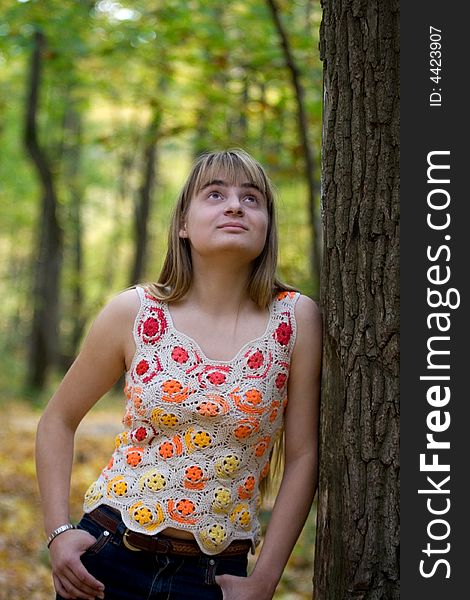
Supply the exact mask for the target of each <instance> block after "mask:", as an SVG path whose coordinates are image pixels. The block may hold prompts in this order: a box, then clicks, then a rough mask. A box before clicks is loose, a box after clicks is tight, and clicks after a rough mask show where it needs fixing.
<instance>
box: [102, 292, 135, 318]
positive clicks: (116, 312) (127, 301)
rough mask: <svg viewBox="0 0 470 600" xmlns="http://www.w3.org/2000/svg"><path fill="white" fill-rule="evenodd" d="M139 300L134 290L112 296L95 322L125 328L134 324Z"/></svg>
mask: <svg viewBox="0 0 470 600" xmlns="http://www.w3.org/2000/svg"><path fill="white" fill-rule="evenodd" d="M139 307H140V298H139V294H138V292H137V290H136V289H135V288H133V289H130V290H125V291H123V292H120V293H118V294H116V295H115V296H113V297H112V298H111V299H110V300H109V301H108V302H107V303H106V304H105V306H104V307H103V308H102V310H101V311H100V313H99V314H98V316H97V318H96V320H97V321H98V320H100V321H102V322H103V323H109V324H113V325H114V326H115V327H119V326H120V325H124V326H127V325H128V324H129V322H134V320H135V317H136V316H137V313H138V311H139Z"/></svg>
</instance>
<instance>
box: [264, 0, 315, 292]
mask: <svg viewBox="0 0 470 600" xmlns="http://www.w3.org/2000/svg"><path fill="white" fill-rule="evenodd" d="M267 2H268V6H269V8H270V10H271V14H272V17H273V21H274V25H275V27H276V30H277V33H278V35H279V39H280V41H281V46H282V50H283V53H284V59H285V62H286V66H287V68H288V70H289V72H290V75H291V79H292V85H293V88H294V91H295V100H296V103H297V122H298V128H299V137H300V140H301V143H302V148H303V153H304V156H305V177H306V179H307V185H308V214H309V222H310V227H311V230H312V245H311V256H310V265H311V271H312V278H313V279H314V280H315V282H318V279H319V276H320V265H321V237H320V236H321V233H320V228H319V227H318V220H317V218H316V208H315V205H316V193H315V190H316V185H315V172H316V165H315V159H314V156H313V147H312V144H311V142H310V135H309V130H310V128H309V124H308V117H307V109H306V107H305V91H304V88H303V85H302V82H301V81H300V72H299V69H298V67H297V63H296V61H295V58H294V54H293V52H292V50H291V46H290V42H289V38H288V36H287V32H286V30H285V28H284V25H283V24H282V20H281V16H280V14H279V8H278V6H277V3H276V0H267ZM315 287H316V286H315Z"/></svg>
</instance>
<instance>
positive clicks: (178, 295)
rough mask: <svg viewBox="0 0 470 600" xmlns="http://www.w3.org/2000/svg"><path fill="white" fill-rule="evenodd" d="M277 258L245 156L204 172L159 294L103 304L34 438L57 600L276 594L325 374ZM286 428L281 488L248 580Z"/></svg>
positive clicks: (294, 532)
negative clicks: (92, 456)
mask: <svg viewBox="0 0 470 600" xmlns="http://www.w3.org/2000/svg"><path fill="white" fill-rule="evenodd" d="M276 259H277V231H276V222H275V208H274V197H273V189H272V185H271V183H270V182H269V180H268V178H267V177H266V174H265V172H264V170H263V169H262V167H261V166H260V165H259V163H258V162H257V161H255V160H254V159H253V158H252V157H251V156H250V155H248V154H247V153H245V152H244V151H242V150H229V151H224V152H213V153H207V154H204V155H202V156H201V157H199V159H198V160H197V161H196V162H195V164H194V166H193V168H192V170H191V173H190V175H189V178H188V180H187V182H186V184H185V186H184V187H183V190H182V192H181V194H180V197H179V199H178V202H177V206H176V209H175V212H174V216H173V220H172V224H171V230H170V234H169V246H168V252H167V256H166V259H165V262H164V266H163V269H162V272H161V275H160V278H159V280H158V283H152V284H147V285H144V286H136V288H133V289H129V290H126V291H124V292H122V293H121V294H119V295H117V296H116V297H114V298H113V299H112V300H111V301H110V302H109V304H108V305H107V306H105V308H104V309H103V310H102V312H101V313H100V314H99V315H98V317H97V318H96V320H95V322H94V323H93V325H92V327H91V329H90V331H89V333H88V336H87V337H86V339H85V341H84V343H83V347H82V349H81V352H80V354H79V356H78V357H77V359H76V361H75V362H74V364H73V365H72V367H71V368H70V370H69V371H68V373H67V374H66V375H65V377H64V379H63V381H62V383H61V384H60V386H59V388H58V390H57V391H56V393H55V394H54V395H53V397H52V398H51V400H50V401H49V404H48V406H47V407H46V409H45V411H44V414H43V416H42V417H41V420H40V423H39V427H38V434H37V453H36V454H37V472H38V480H39V487H40V493H41V498H42V504H43V510H44V519H45V529H46V534H47V536H48V546H49V550H50V556H51V565H52V573H53V580H54V585H55V589H56V591H57V594H58V596H57V598H65V599H72V598H87V599H92V598H96V597H98V598H106V599H107V600H124V599H126V600H131V599H132V600H139V599H142V600H144V599H151V598H155V599H157V598H170V599H174V600H178V599H181V600H183V599H185V600H187V599H190V598H195V599H197V598H200V599H204V600H210V599H212V598H214V599H215V598H219V599H220V598H223V599H224V600H268V599H271V598H272V597H273V594H274V592H275V589H276V585H277V583H278V581H279V578H280V576H281V574H282V571H283V569H284V567H285V565H286V562H287V560H288V558H289V555H290V553H291V551H292V548H293V546H294V544H295V542H296V540H297V538H298V535H299V533H300V531H301V529H302V526H303V524H304V522H305V519H306V517H307V514H308V511H309V508H310V506H311V503H312V500H313V497H314V494H315V490H316V482H317V425H318V398H319V382H320V359H321V318H320V313H319V309H318V308H317V305H316V304H315V303H314V302H313V301H312V300H311V299H310V298H308V297H306V296H303V295H301V294H300V293H298V292H296V291H294V290H293V289H292V288H290V287H288V286H285V285H283V284H282V283H280V282H279V281H278V280H277V279H276V276H275V271H276ZM124 371H125V373H126V386H125V389H124V391H125V394H126V397H127V406H126V413H125V416H124V418H123V424H124V430H123V432H122V433H121V434H119V435H118V436H117V438H116V447H115V451H114V453H113V456H112V458H111V460H110V462H109V464H108V465H107V466H106V467H105V468H104V469H103V471H102V473H101V475H100V476H99V478H98V480H97V481H95V482H94V483H92V485H91V486H90V487H89V489H88V491H87V492H86V494H85V501H84V516H83V518H82V520H81V521H80V523H79V524H78V526H77V527H75V526H74V525H72V524H71V523H70V517H69V504H68V498H69V491H70V477H71V469H72V457H73V440H74V433H75V430H76V428H77V426H78V424H79V423H80V421H81V420H82V418H83V417H84V416H85V415H86V413H87V412H88V411H89V410H90V408H91V407H92V406H93V405H94V404H95V403H96V402H97V401H98V399H99V398H100V397H101V396H103V394H104V393H105V392H106V391H107V390H109V389H110V388H111V386H112V385H113V384H114V383H115V382H116V381H117V380H118V379H119V377H120V376H121V374H122V373H123V372H124ZM281 430H283V431H284V451H283V456H284V470H283V476H282V480H281V484H280V488H279V491H278V494H277V498H276V502H275V504H274V508H273V510H272V514H271V518H270V523H269V526H268V528H267V531H266V533H265V537H264V542H263V545H262V548H261V551H260V553H259V557H258V559H257V561H256V564H255V567H254V569H253V571H252V573H251V574H250V575H249V576H248V577H247V572H246V567H247V553H248V551H249V550H250V549H251V550H252V551H253V550H254V548H255V547H256V545H257V544H258V542H259V539H260V524H259V520H258V516H257V515H258V512H259V508H260V504H261V492H262V488H263V486H264V484H265V481H266V480H265V478H266V475H267V474H268V471H269V465H270V458H271V455H272V453H273V448H274V446H275V444H276V442H279V440H280V432H281ZM276 445H279V443H277V444H276Z"/></svg>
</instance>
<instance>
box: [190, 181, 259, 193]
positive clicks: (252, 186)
mask: <svg viewBox="0 0 470 600" xmlns="http://www.w3.org/2000/svg"><path fill="white" fill-rule="evenodd" d="M211 185H220V186H223V187H230V184H229V183H228V182H227V181H224V180H223V179H213V180H212V181H208V182H207V183H205V184H204V185H202V186H201V188H200V190H199V191H201V192H202V190H205V189H206V188H208V187H210V186H211ZM239 187H242V188H249V189H254V190H258V192H260V193H262V191H261V190H260V188H259V187H258V186H257V185H256V184H255V183H252V182H246V183H241V184H240V186H239Z"/></svg>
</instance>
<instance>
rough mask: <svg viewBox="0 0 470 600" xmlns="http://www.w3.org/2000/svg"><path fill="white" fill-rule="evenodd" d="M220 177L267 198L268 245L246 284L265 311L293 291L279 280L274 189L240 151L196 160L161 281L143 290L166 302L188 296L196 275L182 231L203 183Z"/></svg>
mask: <svg viewBox="0 0 470 600" xmlns="http://www.w3.org/2000/svg"><path fill="white" fill-rule="evenodd" d="M221 174H223V176H224V180H226V181H227V182H228V183H229V185H236V184H237V183H239V182H240V181H241V180H244V181H245V180H247V181H249V182H250V183H251V184H253V185H254V186H255V187H256V188H258V189H259V190H260V192H261V193H262V194H263V196H264V197H265V199H266V206H267V210H268V218H269V221H268V231H267V235H266V242H265V245H264V248H263V250H262V252H261V254H260V255H259V256H258V257H257V258H256V259H255V260H254V261H253V268H252V271H251V274H250V278H249V281H248V285H247V293H248V295H249V297H250V298H251V299H252V300H253V301H254V302H255V303H256V304H257V305H258V306H260V307H261V308H266V307H267V306H268V305H269V303H270V302H271V300H272V299H273V296H274V295H275V294H276V293H277V292H280V291H284V290H287V291H289V290H292V289H293V288H291V287H290V286H288V285H286V284H284V283H282V282H280V281H279V280H278V278H277V277H276V267H277V255H278V234H277V225H276V208H275V192H274V187H273V185H272V183H271V181H270V180H269V178H268V176H267V175H266V173H265V172H264V169H263V167H262V166H261V165H260V164H259V162H258V161H256V160H255V159H254V158H253V157H252V156H250V155H249V154H248V153H247V152H245V151H244V150H242V149H239V148H234V149H230V150H224V151H218V152H206V153H204V154H201V155H200V156H199V157H198V158H197V159H196V161H195V162H194V164H193V167H192V169H191V171H190V173H189V176H188V178H187V180H186V183H185V184H184V186H183V189H182V190H181V192H180V194H179V196H178V199H177V202H176V205H175V208H174V211H173V216H172V219H171V224H170V230H169V234H168V249H167V254H166V257H165V261H164V263H163V267H162V270H161V272H160V276H159V278H158V281H157V282H153V283H146V284H144V285H143V287H144V288H145V289H146V291H147V292H148V293H149V294H151V295H152V296H154V297H155V298H158V299H159V300H165V301H167V302H174V301H177V300H180V299H182V298H183V297H184V296H185V295H186V294H187V292H188V290H189V288H190V286H191V282H192V275H193V270H192V262H191V250H190V246H189V241H188V240H187V239H186V238H181V237H180V235H179V232H180V229H181V226H182V224H183V222H184V220H185V217H186V214H187V212H188V209H189V205H190V203H191V200H192V198H193V197H194V196H195V195H196V194H197V193H198V192H199V190H200V189H201V187H202V186H203V185H204V184H206V183H207V182H209V181H213V180H215V179H218V178H220V176H221Z"/></svg>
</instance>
